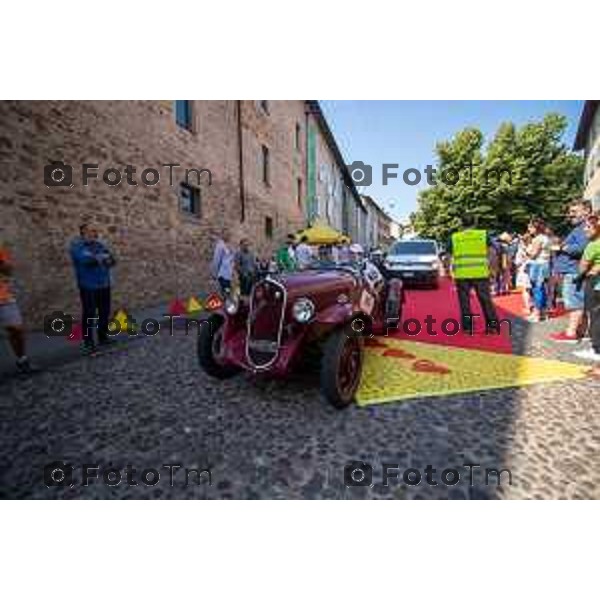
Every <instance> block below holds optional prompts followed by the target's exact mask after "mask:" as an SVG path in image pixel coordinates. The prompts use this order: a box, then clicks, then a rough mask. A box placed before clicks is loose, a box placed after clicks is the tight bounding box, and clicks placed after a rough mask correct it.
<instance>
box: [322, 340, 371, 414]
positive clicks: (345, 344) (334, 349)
mask: <svg viewBox="0 0 600 600" xmlns="http://www.w3.org/2000/svg"><path fill="white" fill-rule="evenodd" d="M362 365H363V342H362V338H360V337H348V335H347V334H346V332H345V331H344V330H341V329H340V330H337V331H334V332H333V333H332V334H331V335H330V336H329V338H328V339H327V341H326V342H325V345H324V348H323V358H322V361H321V392H322V393H323V395H324V396H325V398H327V400H329V402H330V403H331V404H333V406H335V407H336V408H345V407H346V406H348V405H349V404H351V403H352V401H353V400H354V394H355V393H356V390H357V389H358V385H359V383H360V376H361V372H362Z"/></svg>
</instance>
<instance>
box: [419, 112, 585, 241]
mask: <svg viewBox="0 0 600 600" xmlns="http://www.w3.org/2000/svg"><path fill="white" fill-rule="evenodd" d="M566 126H567V121H566V119H565V117H563V116H561V115H557V114H548V115H546V116H545V117H544V118H543V119H542V120H541V121H539V122H533V123H528V124H527V125H524V126H523V127H521V128H517V127H516V126H515V125H514V124H513V123H503V124H502V125H501V126H500V127H499V129H498V131H497V132H496V134H495V136H494V138H493V139H492V140H491V141H490V143H489V144H488V145H487V147H485V148H484V138H483V134H482V133H481V131H479V130H478V129H476V128H467V129H464V130H462V131H460V132H458V133H457V134H456V135H455V136H454V137H453V138H452V139H451V140H449V141H444V142H440V143H438V144H437V146H436V154H437V158H438V161H437V165H436V169H437V172H436V182H435V184H434V185H432V186H430V187H429V188H427V189H426V190H423V191H421V192H420V194H419V197H418V209H417V211H416V212H415V213H414V214H413V215H411V223H412V225H413V227H414V228H415V230H416V231H417V232H418V233H419V234H420V235H422V236H427V237H433V238H436V239H438V240H441V241H443V240H446V239H448V238H449V237H450V235H451V234H452V233H453V232H455V231H457V230H460V229H462V228H464V227H469V226H472V225H474V224H475V225H477V226H479V227H483V228H486V229H488V230H490V231H497V232H500V231H504V230H508V231H522V230H524V229H525V227H526V225H527V223H528V221H529V220H530V219H531V218H532V217H533V216H540V217H543V218H544V219H546V221H547V222H548V223H549V224H550V226H552V227H554V228H556V229H557V230H559V231H560V230H561V228H562V227H563V225H564V211H565V205H566V204H567V203H568V202H569V201H570V200H571V199H573V198H574V197H577V196H578V195H580V194H581V192H582V185H583V181H582V180H583V159H582V158H581V157H579V156H577V155H576V154H573V153H572V152H570V151H569V150H568V148H567V147H566V146H565V145H564V144H563V143H562V141H561V140H562V136H563V133H564V131H565V128H566ZM457 172H458V173H459V175H460V176H459V178H458V180H456V176H455V173H457ZM444 175H445V176H444Z"/></svg>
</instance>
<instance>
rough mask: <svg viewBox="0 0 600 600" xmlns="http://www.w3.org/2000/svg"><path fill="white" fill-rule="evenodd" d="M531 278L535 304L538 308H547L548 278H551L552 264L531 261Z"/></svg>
mask: <svg viewBox="0 0 600 600" xmlns="http://www.w3.org/2000/svg"><path fill="white" fill-rule="evenodd" d="M527 270H528V273H529V279H530V280H531V295H532V297H533V306H534V307H535V309H536V310H539V311H543V310H546V307H547V305H548V279H549V278H550V265H549V264H548V263H531V264H530V265H529V267H528V269H527Z"/></svg>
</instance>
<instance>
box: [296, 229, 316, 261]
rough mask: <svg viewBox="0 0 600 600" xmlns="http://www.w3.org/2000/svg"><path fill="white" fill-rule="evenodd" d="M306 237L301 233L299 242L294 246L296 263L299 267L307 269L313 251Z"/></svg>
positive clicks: (311, 259)
mask: <svg viewBox="0 0 600 600" xmlns="http://www.w3.org/2000/svg"><path fill="white" fill-rule="evenodd" d="M307 242H308V238H307V237H306V236H305V235H303V236H302V238H301V239H300V243H299V244H298V246H296V263H297V264H298V268H299V269H307V268H308V267H310V265H311V263H312V261H313V253H312V249H311V247H310V246H309V245H308V243H307Z"/></svg>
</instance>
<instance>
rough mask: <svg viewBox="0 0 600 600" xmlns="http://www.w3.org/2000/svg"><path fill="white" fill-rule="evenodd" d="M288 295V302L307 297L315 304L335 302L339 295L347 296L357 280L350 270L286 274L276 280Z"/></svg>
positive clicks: (308, 271)
mask: <svg viewBox="0 0 600 600" xmlns="http://www.w3.org/2000/svg"><path fill="white" fill-rule="evenodd" d="M277 279H278V280H279V281H280V282H281V283H282V284H283V285H284V286H285V289H286V291H287V294H288V302H290V301H293V300H295V299H297V298H300V297H303V296H307V297H309V298H310V299H311V300H313V302H315V303H316V304H327V303H328V302H335V301H336V300H337V297H338V296H339V295H340V294H348V293H349V292H351V291H352V290H353V289H354V288H355V287H356V286H357V285H358V280H357V278H356V276H355V275H354V274H353V273H352V272H351V271H350V270H342V269H339V270H326V271H320V270H312V269H310V270H306V271H300V272H296V273H287V274H285V275H280V276H279V277H278V278H277Z"/></svg>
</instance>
